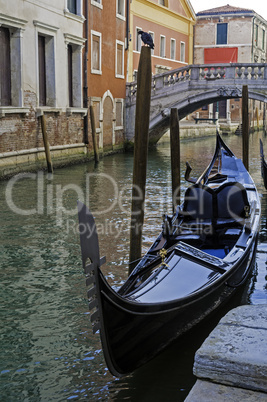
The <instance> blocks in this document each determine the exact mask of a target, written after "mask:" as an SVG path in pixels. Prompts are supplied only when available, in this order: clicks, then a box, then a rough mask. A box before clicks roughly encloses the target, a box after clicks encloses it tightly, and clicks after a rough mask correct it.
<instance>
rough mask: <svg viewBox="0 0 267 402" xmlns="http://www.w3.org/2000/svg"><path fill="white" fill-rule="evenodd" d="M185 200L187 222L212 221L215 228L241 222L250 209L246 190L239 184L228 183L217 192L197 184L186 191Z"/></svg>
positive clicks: (184, 211) (184, 209) (184, 208)
mask: <svg viewBox="0 0 267 402" xmlns="http://www.w3.org/2000/svg"><path fill="white" fill-rule="evenodd" d="M184 199H185V201H184V207H183V215H184V219H185V220H187V221H192V220H194V221H195V220H202V221H210V223H211V222H212V224H213V225H215V226H216V225H218V224H219V225H220V224H227V222H229V221H231V222H232V223H234V222H240V220H243V219H244V217H245V213H246V211H248V208H249V202H248V198H247V193H246V190H245V188H244V187H243V186H242V184H240V183H237V182H227V183H225V184H223V185H222V186H220V187H219V188H218V189H217V190H213V189H211V188H210V187H208V186H203V185H201V184H195V185H193V186H191V187H189V188H188V189H187V190H186V192H185V198H184ZM207 223H208V222H207Z"/></svg>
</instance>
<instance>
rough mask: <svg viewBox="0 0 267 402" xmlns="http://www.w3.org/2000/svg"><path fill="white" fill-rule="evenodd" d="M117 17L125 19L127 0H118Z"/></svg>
mask: <svg viewBox="0 0 267 402" xmlns="http://www.w3.org/2000/svg"><path fill="white" fill-rule="evenodd" d="M116 14H117V17H119V18H122V19H125V0H117V12H116Z"/></svg>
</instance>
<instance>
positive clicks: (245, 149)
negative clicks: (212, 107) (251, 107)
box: [242, 85, 249, 171]
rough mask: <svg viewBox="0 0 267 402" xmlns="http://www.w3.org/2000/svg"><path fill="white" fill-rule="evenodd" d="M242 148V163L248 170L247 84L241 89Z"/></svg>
mask: <svg viewBox="0 0 267 402" xmlns="http://www.w3.org/2000/svg"><path fill="white" fill-rule="evenodd" d="M242 149H243V163H244V166H245V168H246V169H247V171H249V115H248V86H247V85H243V89H242Z"/></svg>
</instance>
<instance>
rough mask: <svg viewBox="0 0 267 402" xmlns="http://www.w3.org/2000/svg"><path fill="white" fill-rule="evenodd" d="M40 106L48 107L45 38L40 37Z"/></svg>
mask: <svg viewBox="0 0 267 402" xmlns="http://www.w3.org/2000/svg"><path fill="white" fill-rule="evenodd" d="M38 61H39V105H40V106H46V68H45V37H44V36H41V35H38Z"/></svg>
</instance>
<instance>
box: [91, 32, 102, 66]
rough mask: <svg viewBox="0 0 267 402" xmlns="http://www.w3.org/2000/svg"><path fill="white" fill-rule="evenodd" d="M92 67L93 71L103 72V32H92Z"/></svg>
mask: <svg viewBox="0 0 267 402" xmlns="http://www.w3.org/2000/svg"><path fill="white" fill-rule="evenodd" d="M91 56H92V61H91V68H92V72H93V73H96V74H98V73H101V34H100V33H99V34H98V33H97V32H94V33H92V49H91Z"/></svg>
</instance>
